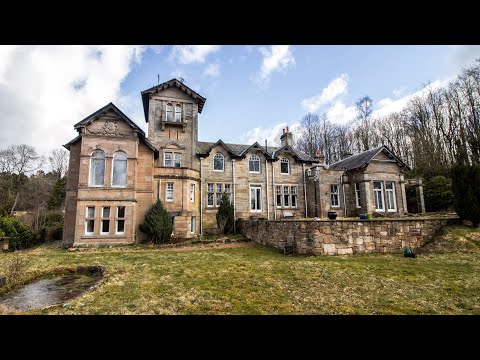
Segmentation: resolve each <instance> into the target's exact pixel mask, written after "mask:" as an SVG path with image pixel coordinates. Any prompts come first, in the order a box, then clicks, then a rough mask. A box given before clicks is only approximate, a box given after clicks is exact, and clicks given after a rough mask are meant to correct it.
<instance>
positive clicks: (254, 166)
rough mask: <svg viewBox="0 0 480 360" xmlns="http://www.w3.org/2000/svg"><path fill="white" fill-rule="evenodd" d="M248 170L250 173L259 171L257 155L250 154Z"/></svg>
mask: <svg viewBox="0 0 480 360" xmlns="http://www.w3.org/2000/svg"><path fill="white" fill-rule="evenodd" d="M248 171H249V172H251V173H259V172H260V158H259V157H258V156H257V155H252V156H250V159H249V161H248Z"/></svg>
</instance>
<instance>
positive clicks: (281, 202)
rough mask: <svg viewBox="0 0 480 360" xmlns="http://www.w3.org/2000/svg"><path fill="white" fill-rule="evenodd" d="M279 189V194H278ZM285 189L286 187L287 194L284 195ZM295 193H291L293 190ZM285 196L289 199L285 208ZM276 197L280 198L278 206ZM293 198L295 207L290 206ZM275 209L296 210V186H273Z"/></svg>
mask: <svg viewBox="0 0 480 360" xmlns="http://www.w3.org/2000/svg"><path fill="white" fill-rule="evenodd" d="M278 187H280V193H279V192H278ZM285 187H288V189H289V190H288V193H285ZM294 188H295V189H296V190H295V193H294V192H293V189H294ZM285 195H287V196H288V197H289V202H288V203H289V206H285V205H284V203H285ZM278 196H281V201H280V204H279V203H278ZM293 196H295V206H292V203H293V202H292V198H293ZM275 203H276V204H275V207H276V208H277V209H297V208H298V184H275Z"/></svg>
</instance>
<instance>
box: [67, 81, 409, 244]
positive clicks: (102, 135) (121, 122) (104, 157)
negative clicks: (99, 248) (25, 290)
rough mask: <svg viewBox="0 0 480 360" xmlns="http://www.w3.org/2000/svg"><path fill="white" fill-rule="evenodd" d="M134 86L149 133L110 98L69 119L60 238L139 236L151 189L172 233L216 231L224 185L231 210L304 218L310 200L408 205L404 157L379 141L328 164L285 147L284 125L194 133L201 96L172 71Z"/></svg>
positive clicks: (401, 209)
mask: <svg viewBox="0 0 480 360" xmlns="http://www.w3.org/2000/svg"><path fill="white" fill-rule="evenodd" d="M141 95H142V100H143V109H144V114H145V121H146V122H147V123H148V136H147V135H146V134H145V133H144V131H143V130H142V129H141V128H139V127H138V126H137V125H136V124H135V123H134V122H133V121H132V120H130V119H129V118H128V117H127V116H126V115H125V114H124V113H123V112H122V111H121V110H120V109H118V108H117V107H116V106H115V105H114V104H112V103H109V104H108V105H106V106H104V107H103V108H101V109H99V110H98V111H96V112H95V113H93V114H91V115H89V116H88V117H86V118H85V119H83V120H81V121H80V122H78V123H77V124H75V125H74V128H75V129H76V130H77V131H78V136H77V137H75V138H74V139H73V140H71V141H70V142H69V143H67V144H66V145H64V146H65V147H66V148H67V149H68V150H69V151H70V162H69V171H68V179H67V196H66V205H65V225H64V234H63V239H64V240H63V241H64V243H66V244H69V245H85V244H97V245H98V244H123V243H132V242H142V241H144V240H145V239H146V235H145V234H143V233H142V232H141V231H140V230H139V224H141V223H142V222H143V219H144V216H145V213H146V212H147V210H148V209H149V208H150V207H151V206H152V204H153V203H154V202H155V201H156V200H157V199H161V200H162V202H163V204H164V206H165V208H166V209H167V211H169V212H170V213H171V214H172V216H173V221H174V235H175V236H177V237H181V238H191V237H195V236H196V235H198V234H207V233H215V232H216V231H217V225H216V217H215V215H216V212H217V208H218V206H219V204H220V199H221V195H222V193H224V192H226V193H227V194H229V196H230V199H231V202H232V203H233V205H234V208H235V217H236V218H237V219H238V218H250V217H262V218H266V219H270V220H274V219H277V220H280V219H284V218H286V217H293V218H308V217H310V218H312V217H314V215H315V204H317V206H318V208H317V209H318V213H319V216H320V217H326V214H327V212H328V211H336V212H337V213H338V215H339V216H356V215H358V214H360V213H368V212H380V213H392V214H403V213H405V212H407V205H406V196H405V180H404V175H403V173H404V171H405V169H408V166H407V165H406V164H404V163H403V162H402V160H401V159H399V158H398V157H397V156H396V155H395V154H393V153H392V152H391V151H390V150H389V149H388V148H387V147H385V146H381V147H378V148H374V149H370V150H368V151H365V152H363V153H360V154H356V155H353V156H349V157H347V158H344V159H343V160H342V161H339V162H337V163H335V164H330V165H327V164H325V163H324V158H322V157H321V156H319V157H318V158H312V157H310V156H308V155H306V154H304V153H302V152H300V151H298V150H296V149H294V148H293V146H292V133H291V132H289V131H288V128H286V129H284V133H283V134H282V136H281V137H280V140H281V146H280V147H270V146H269V147H268V148H267V147H264V146H262V145H261V144H259V143H257V142H255V143H253V144H245V145H241V144H227V143H224V142H223V141H222V140H218V141H217V142H201V141H198V120H199V119H198V118H199V116H198V115H199V114H200V113H201V112H202V109H203V106H204V105H205V101H206V99H205V98H204V97H203V96H201V95H200V94H198V93H196V92H195V91H194V90H192V89H190V88H189V87H188V86H186V85H185V84H184V83H183V82H180V81H179V80H177V79H172V80H170V81H167V82H164V83H162V84H159V85H157V86H154V87H152V88H150V89H147V90H145V91H143V92H142V93H141ZM308 170H310V171H308ZM315 170H316V171H315ZM312 172H313V174H316V178H315V179H314V178H313V177H312V176H309V175H311V173H312ZM315 187H317V189H316V191H315ZM315 194H317V195H316V196H317V198H316V199H315Z"/></svg>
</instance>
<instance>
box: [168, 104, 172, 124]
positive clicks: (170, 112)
mask: <svg viewBox="0 0 480 360" xmlns="http://www.w3.org/2000/svg"><path fill="white" fill-rule="evenodd" d="M167 121H173V105H172V104H167Z"/></svg>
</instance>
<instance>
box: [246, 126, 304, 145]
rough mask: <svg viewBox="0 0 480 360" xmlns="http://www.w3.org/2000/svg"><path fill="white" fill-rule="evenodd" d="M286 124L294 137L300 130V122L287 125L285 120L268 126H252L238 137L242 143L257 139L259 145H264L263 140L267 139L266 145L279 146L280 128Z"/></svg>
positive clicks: (252, 141) (250, 142)
mask: <svg viewBox="0 0 480 360" xmlns="http://www.w3.org/2000/svg"><path fill="white" fill-rule="evenodd" d="M287 126H288V129H289V131H290V132H291V133H293V136H294V138H295V136H296V135H297V133H298V132H299V131H300V130H299V129H300V123H293V124H291V125H288V124H287V123H286V122H283V123H280V124H277V125H275V126H273V127H270V128H263V127H261V126H259V127H256V128H253V129H251V130H248V131H247V132H246V133H244V134H243V135H242V136H240V139H241V142H242V144H253V143H254V142H255V141H257V142H258V143H259V144H260V145H262V146H265V140H267V145H268V146H279V145H280V136H281V135H282V129H284V128H286V127H287Z"/></svg>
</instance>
